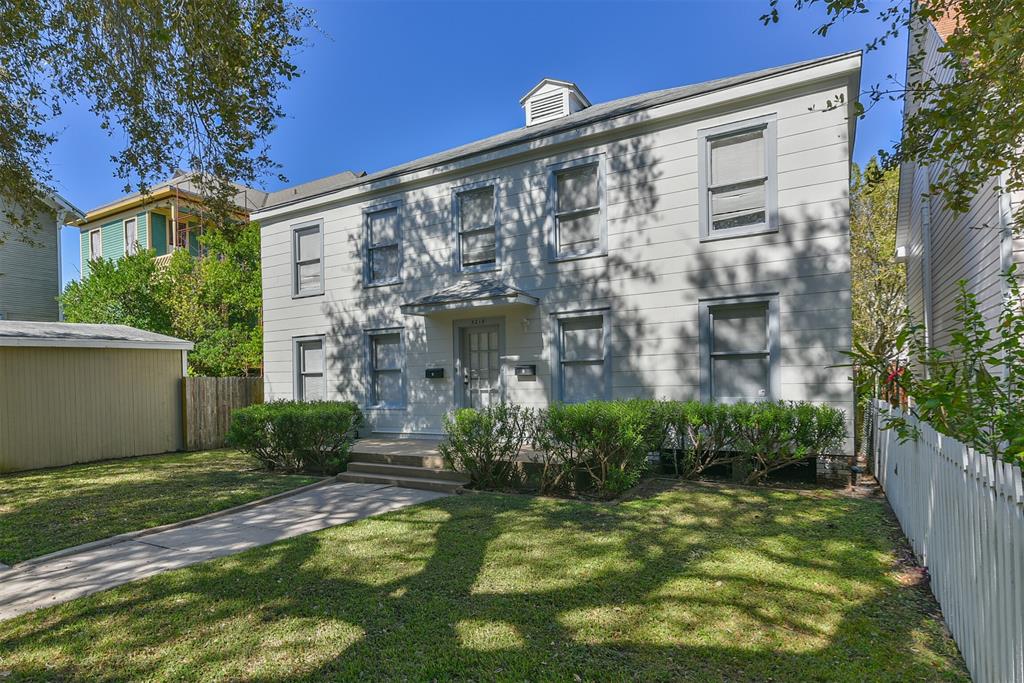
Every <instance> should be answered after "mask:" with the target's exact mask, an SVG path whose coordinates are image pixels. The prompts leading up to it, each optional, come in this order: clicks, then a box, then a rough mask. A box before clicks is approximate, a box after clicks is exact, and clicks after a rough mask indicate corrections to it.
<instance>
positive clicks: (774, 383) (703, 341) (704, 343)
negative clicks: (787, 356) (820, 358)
mask: <svg viewBox="0 0 1024 683" xmlns="http://www.w3.org/2000/svg"><path fill="white" fill-rule="evenodd" d="M744 304H767V308H768V311H767V314H768V349H767V353H768V392H769V395H768V396H765V397H764V399H763V400H765V401H777V400H779V399H780V398H781V396H782V375H781V362H780V361H781V356H782V353H781V346H780V342H779V335H780V330H779V328H780V320H779V293H778V292H764V293H761V294H749V295H744V296H732V297H714V298H708V299H700V300H699V301H698V302H697V305H698V311H699V316H700V318H699V336H700V340H699V346H700V398H701V400H702V401H705V402H707V403H710V402H712V401H713V399H712V396H713V395H714V391H713V387H712V386H711V377H712V374H711V357H712V353H711V348H712V343H713V340H712V338H711V312H712V310H713V309H715V308H721V307H725V306H742V305H744ZM733 355H744V354H733Z"/></svg>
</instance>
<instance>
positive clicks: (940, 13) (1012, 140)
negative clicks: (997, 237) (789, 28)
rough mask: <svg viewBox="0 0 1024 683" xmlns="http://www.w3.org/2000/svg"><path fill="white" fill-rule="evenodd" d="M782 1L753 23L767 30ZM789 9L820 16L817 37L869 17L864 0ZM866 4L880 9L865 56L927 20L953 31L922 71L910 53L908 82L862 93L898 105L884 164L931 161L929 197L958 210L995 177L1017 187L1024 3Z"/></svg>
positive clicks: (815, 1) (830, 0)
mask: <svg viewBox="0 0 1024 683" xmlns="http://www.w3.org/2000/svg"><path fill="white" fill-rule="evenodd" d="M780 4H781V3H780V1H779V0H769V7H768V12H767V13H766V14H765V15H763V16H762V17H761V18H762V20H763V21H764V22H765V23H766V24H768V23H773V22H778V21H779V20H780V17H781V15H782V10H781V9H780ZM792 5H793V7H794V9H796V10H808V11H813V10H818V11H821V12H823V13H824V21H823V23H822V24H821V25H820V26H819V27H818V29H817V33H818V34H819V35H821V36H827V35H828V32H829V30H830V29H831V28H832V27H833V26H835V25H836V24H837V23H838V22H840V21H846V20H849V19H852V18H855V17H859V16H862V15H870V14H871V13H872V11H873V10H872V9H871V8H869V6H868V1H867V0H793V1H792ZM872 6H873V7H880V9H878V11H877V12H875V15H874V16H875V19H876V20H877V21H878V23H879V29H878V32H877V35H876V37H875V39H874V40H872V41H871V42H870V43H869V44H868V45H867V50H868V51H869V52H870V51H872V50H875V49H877V48H878V47H880V46H882V45H885V44H886V43H887V42H888V41H890V40H893V39H896V38H900V37H903V36H909V38H910V40H911V41H914V42H912V45H915V44H918V42H917V41H922V39H923V37H924V35H925V32H926V31H927V30H928V29H927V27H928V24H929V23H931V22H935V21H938V20H940V19H942V18H944V17H950V18H952V19H953V20H954V22H955V25H956V30H955V31H954V32H953V33H952V35H950V36H948V38H947V39H946V41H945V45H944V46H942V47H941V49H940V50H939V52H938V58H937V61H936V63H935V64H932V65H926V64H925V63H924V59H925V54H924V52H923V51H922V50H918V49H912V50H910V51H909V60H908V65H907V74H906V76H904V74H890V75H889V76H888V77H887V78H886V80H885V81H884V82H883V83H878V84H874V85H873V86H871V87H870V89H869V90H868V92H867V93H865V95H866V97H865V99H866V101H867V102H868V104H869V105H870V104H871V103H874V102H878V101H880V100H882V99H892V100H900V101H903V103H904V107H905V109H906V114H905V118H904V121H903V136H902V139H901V140H900V142H898V143H897V144H896V145H895V147H894V148H893V149H892V150H891V151H889V150H879V155H880V157H881V159H882V161H883V165H884V166H885V167H887V168H891V167H894V166H896V165H898V164H900V163H902V162H915V163H917V164H921V165H930V166H931V167H932V173H931V176H930V188H929V191H930V192H931V193H932V194H935V195H938V196H941V197H942V199H943V200H944V201H945V203H946V204H947V205H948V206H949V207H950V208H952V209H953V210H955V211H958V212H964V211H966V210H967V209H968V208H969V206H970V202H971V200H972V198H973V197H974V196H975V195H976V194H978V193H979V192H980V191H981V190H983V189H984V188H985V186H986V185H987V184H988V183H990V182H991V181H992V179H993V178H995V179H999V180H998V182H999V183H1000V186H1001V188H1002V189H1003V190H1006V191H1010V192H1018V191H1022V190H1024V164H1021V162H1020V160H1021V149H1022V147H1024V116H1021V109H1020V107H1021V102H1024V68H1022V59H1024V0H927V2H920V3H911V2H908V1H907V0H883V1H882V2H881V3H877V4H873V5H872ZM926 66H928V68H925V67H926ZM1020 211H1024V207H1021V208H1020V209H1018V214H1017V216H1016V218H1017V221H1016V222H1017V224H1018V225H1021V224H1022V221H1021V220H1020V218H1021V217H1022V216H1021V213H1020Z"/></svg>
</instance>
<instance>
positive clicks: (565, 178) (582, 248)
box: [549, 156, 608, 260]
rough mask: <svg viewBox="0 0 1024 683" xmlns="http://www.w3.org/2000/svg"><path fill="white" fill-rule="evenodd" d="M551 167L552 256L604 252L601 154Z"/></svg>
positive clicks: (602, 163) (590, 254) (605, 229)
mask: <svg viewBox="0 0 1024 683" xmlns="http://www.w3.org/2000/svg"><path fill="white" fill-rule="evenodd" d="M550 168H551V176H550V181H549V183H550V186H551V188H550V192H551V197H552V200H551V214H552V216H553V226H552V234H551V244H552V254H553V257H554V258H555V259H556V260H557V259H572V258H582V257H587V256H601V255H604V254H606V253H607V252H608V228H607V220H606V216H605V198H604V159H603V157H601V156H598V157H588V158H586V159H579V160H576V161H570V162H568V163H565V164H556V165H554V166H552V167H550Z"/></svg>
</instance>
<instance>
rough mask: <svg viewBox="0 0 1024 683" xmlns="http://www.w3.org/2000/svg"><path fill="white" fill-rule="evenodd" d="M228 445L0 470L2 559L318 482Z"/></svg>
mask: <svg viewBox="0 0 1024 683" xmlns="http://www.w3.org/2000/svg"><path fill="white" fill-rule="evenodd" d="M254 467H255V462H254V461H253V460H252V459H251V458H249V457H248V456H246V455H243V454H242V453H240V452H238V451H234V450H218V451H203V452H198V453H172V454H168V455H155V456H146V457H141V458H128V459H124V460H104V461H101V462H94V463H88V464H84V465H71V466H69V467H59V468H54V469H48V470H36V471H32V472H23V473H19V474H7V475H0V562H2V563H4V564H14V563H15V562H21V561H22V560H27V559H29V558H31V557H38V556H40V555H45V554H46V553H50V552H53V551H55V550H60V549H62V548H68V547H71V546H74V545H78V544H80V543H87V542H89V541H96V540H99V539H101V538H107V537H108V536H113V535H115V534H120V533H124V532H127V531H135V530H136V529H145V528H148V527H153V526H159V525H161V524H169V523H171V522H178V521H181V520H184V519H189V518H190V517H196V516H198V515H204V514H206V513H208V512H214V511H216V510H223V509H225V508H229V507H232V506H233V505H240V504H242V503H246V502H248V501H251V500H256V499H257V498H263V497H264V496H269V495H272V494H275V493H280V492H281V491H287V490H288V489H292V488H295V487H297V486H301V485H303V484H308V483H310V482H313V481H316V480H317V477H309V476H297V475H280V474H272V473H268V472H260V471H257V470H255V469H254Z"/></svg>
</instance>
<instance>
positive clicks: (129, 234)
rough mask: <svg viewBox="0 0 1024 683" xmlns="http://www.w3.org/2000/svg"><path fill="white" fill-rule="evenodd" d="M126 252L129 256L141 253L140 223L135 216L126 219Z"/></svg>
mask: <svg viewBox="0 0 1024 683" xmlns="http://www.w3.org/2000/svg"><path fill="white" fill-rule="evenodd" d="M124 253H125V254H127V255H129V256H130V255H132V254H137V253H139V224H138V221H137V220H136V219H134V218H126V219H125V221H124Z"/></svg>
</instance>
